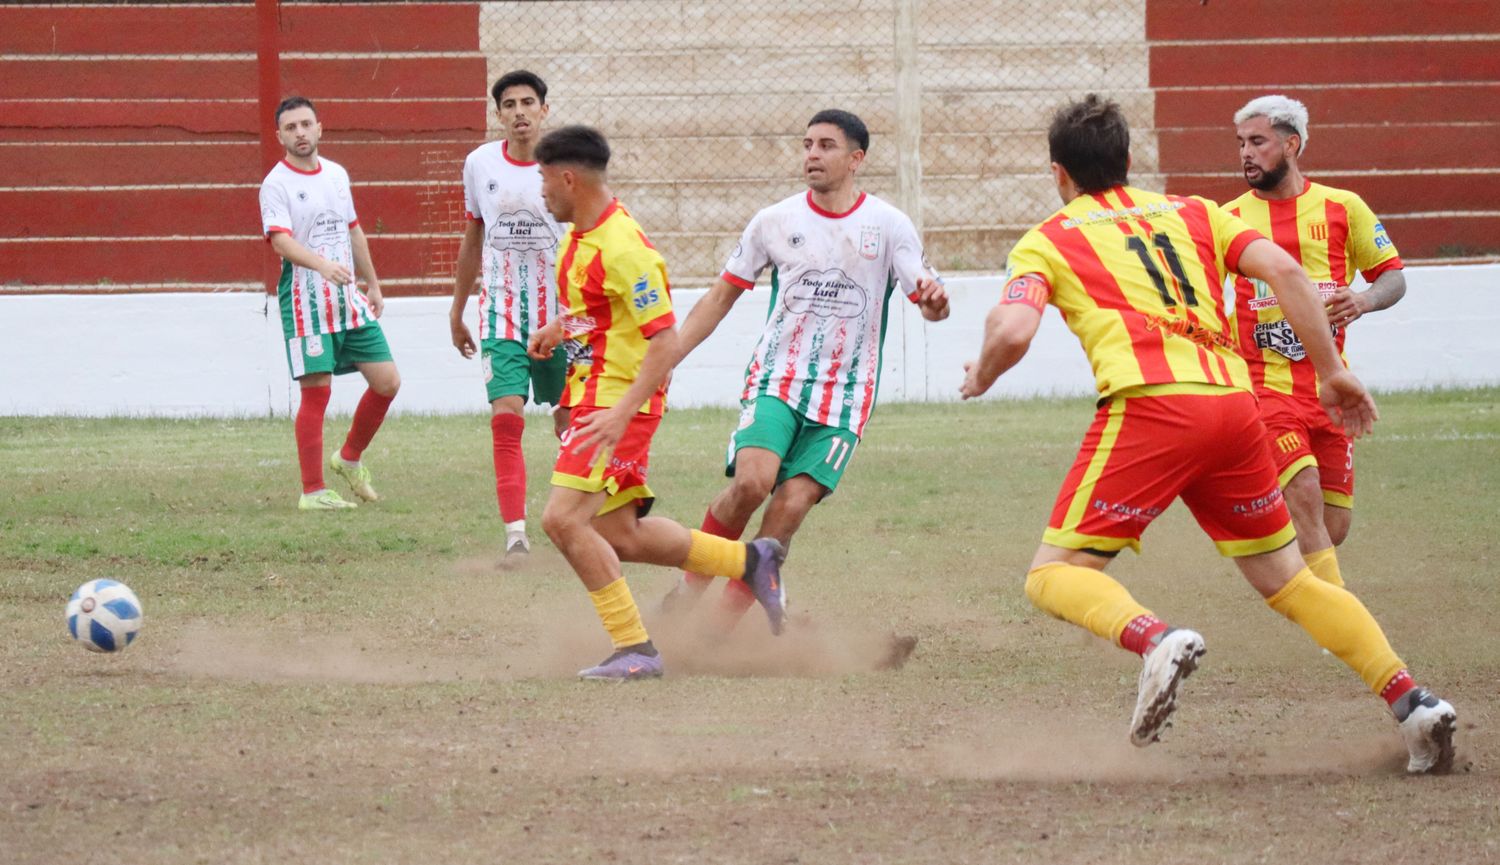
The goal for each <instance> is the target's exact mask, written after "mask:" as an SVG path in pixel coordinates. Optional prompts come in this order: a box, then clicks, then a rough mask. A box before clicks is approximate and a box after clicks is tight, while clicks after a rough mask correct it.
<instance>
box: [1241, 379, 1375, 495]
mask: <svg viewBox="0 0 1500 865" xmlns="http://www.w3.org/2000/svg"><path fill="white" fill-rule="evenodd" d="M1259 396H1260V416H1261V420H1263V421H1265V424H1266V433H1267V435H1266V446H1267V447H1268V448H1269V449H1270V453H1271V460H1272V461H1273V462H1275V463H1276V477H1277V480H1279V481H1280V482H1281V485H1282V487H1285V486H1286V485H1287V483H1289V482H1290V481H1291V479H1292V478H1293V477H1295V476H1296V475H1297V473H1298V472H1300V471H1302V470H1303V469H1305V468H1308V467H1312V468H1315V469H1317V470H1318V485H1319V486H1321V487H1322V488H1323V501H1324V503H1326V504H1330V505H1334V506H1336V507H1340V508H1352V507H1354V439H1353V438H1350V437H1349V435H1348V434H1346V433H1345V432H1344V431H1343V430H1342V429H1339V428H1338V427H1336V426H1334V424H1333V421H1331V420H1329V419H1328V412H1326V411H1324V410H1323V406H1322V404H1321V403H1319V402H1318V401H1317V400H1316V399H1311V400H1309V399H1306V398H1300V397H1294V396H1290V395H1288V394H1284V393H1277V392H1276V391H1273V390H1267V391H1261V392H1260V394H1259Z"/></svg>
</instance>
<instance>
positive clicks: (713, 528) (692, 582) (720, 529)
mask: <svg viewBox="0 0 1500 865" xmlns="http://www.w3.org/2000/svg"><path fill="white" fill-rule="evenodd" d="M699 531H703V532H707V533H708V534H710V535H717V536H719V537H721V538H728V539H730V540H731V541H737V540H739V539H740V535H743V534H744V533H745V527H744V526H740V527H738V528H736V527H734V526H726V525H724V524H723V523H721V522H719V518H718V517H716V516H714V509H713V508H709V509H708V511H707V512H705V513H704V514H703V525H702V526H700V527H699ZM682 580H683V582H685V583H687V584H688V585H689V586H690V587H692V588H694V589H697V590H699V591H700V592H701V591H702V590H704V589H706V588H708V584H709V583H712V582H713V581H714V578H713V577H705V576H704V575H702V574H695V573H693V572H692V571H683V572H682ZM738 582H740V581H739V580H730V581H729V584H730V585H731V586H733V585H734V584H735V583H738ZM753 599H754V598H753V597H752V600H753Z"/></svg>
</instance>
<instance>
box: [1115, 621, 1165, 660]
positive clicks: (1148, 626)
mask: <svg viewBox="0 0 1500 865" xmlns="http://www.w3.org/2000/svg"><path fill="white" fill-rule="evenodd" d="M1166 629H1167V623H1166V622H1163V621H1162V620H1161V619H1158V618H1157V617H1155V616H1136V617H1135V618H1134V619H1131V620H1130V624H1128V625H1126V626H1125V630H1124V631H1121V632H1120V647H1121V648H1123V649H1129V650H1130V651H1132V652H1135V653H1136V654H1137V655H1141V656H1143V657H1144V656H1145V654H1146V653H1147V652H1149V651H1151V650H1152V649H1154V648H1156V643H1155V642H1153V640H1154V638H1155V637H1156V635H1157V634H1160V633H1162V632H1164V631H1166Z"/></svg>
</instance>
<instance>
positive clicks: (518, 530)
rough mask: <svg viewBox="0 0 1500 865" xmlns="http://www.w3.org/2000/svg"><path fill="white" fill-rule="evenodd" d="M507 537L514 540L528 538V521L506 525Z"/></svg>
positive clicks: (521, 520)
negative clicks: (517, 537) (518, 537)
mask: <svg viewBox="0 0 1500 865" xmlns="http://www.w3.org/2000/svg"><path fill="white" fill-rule="evenodd" d="M505 536H506V537H508V538H514V537H516V536H520V537H523V538H524V537H526V520H524V519H520V520H516V521H515V522H510V523H506V524H505Z"/></svg>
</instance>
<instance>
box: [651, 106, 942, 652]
mask: <svg viewBox="0 0 1500 865" xmlns="http://www.w3.org/2000/svg"><path fill="white" fill-rule="evenodd" d="M869 147H870V133H869V130H868V129H867V128H866V127H865V124H864V121H862V120H860V119H859V117H857V116H855V115H854V114H851V113H849V112H848V111H841V110H837V109H830V110H825V111H819V112H818V113H817V114H815V115H813V117H812V119H811V120H809V121H808V124H807V131H806V133H805V134H804V136H803V140H802V151H803V157H802V171H803V176H804V178H805V180H806V182H807V191H806V192H802V193H799V194H797V195H794V196H792V197H790V198H787V199H784V200H782V201H780V202H778V203H776V204H773V205H771V206H770V207H767V208H765V209H764V210H761V211H760V212H759V213H757V214H756V215H755V217H754V218H752V219H751V220H750V224H749V225H748V226H747V227H746V228H745V231H744V234H743V235H742V236H741V238H740V242H739V244H738V245H736V246H735V248H734V252H733V253H732V254H731V255H730V256H729V261H728V263H726V264H725V266H724V272H723V274H722V275H721V276H720V277H719V279H718V281H717V282H715V283H714V285H713V287H712V288H711V289H709V291H708V293H707V294H706V295H705V296H704V297H703V299H702V300H700V301H699V302H698V303H697V304H696V305H694V307H693V311H692V312H691V313H690V314H689V315H688V317H687V321H686V322H684V323H683V326H682V351H683V353H684V354H686V353H687V352H690V351H692V350H693V349H694V348H696V347H697V346H698V345H699V344H700V343H701V342H703V340H704V339H706V338H708V336H709V334H711V333H713V331H714V329H715V328H717V327H718V325H719V323H720V322H722V321H723V320H724V316H725V315H727V314H728V313H729V310H730V308H731V307H733V306H734V304H735V303H736V302H737V301H738V300H739V299H740V298H741V297H742V296H744V294H745V292H747V291H750V290H752V289H754V288H755V281H756V280H757V279H758V278H759V277H760V275H761V274H762V273H763V272H764V271H765V270H766V269H767V268H770V269H771V273H772V276H771V300H770V311H769V313H768V315H767V319H766V325H765V330H764V331H763V332H762V334H761V337H760V341H759V342H758V343H757V345H756V347H755V353H754V354H753V355H752V356H751V358H750V363H749V365H748V367H747V368H746V378H745V387H744V390H743V391H742V392H741V394H740V402H741V405H742V406H743V408H742V410H741V412H740V422H739V427H738V429H736V430H735V431H734V432H733V433H732V434H731V435H730V437H729V449H728V452H729V458H728V465H727V466H726V468H725V474H727V475H729V476H730V477H731V478H733V480H732V481H731V482H730V484H729V486H728V487H727V488H726V489H725V490H724V491H723V492H721V493H720V494H719V495H718V496H717V497H716V498H715V499H714V500H713V503H712V504H710V505H709V508H708V513H707V514H705V515H704V517H703V526H702V528H703V531H705V532H709V533H711V534H715V535H721V536H723V537H726V538H738V537H740V536H741V534H743V533H744V531H745V527H746V526H747V525H748V523H749V522H750V518H751V517H752V516H754V514H755V511H756V510H757V509H758V508H759V507H760V506H761V504H762V503H763V502H765V501H766V500H767V499H769V500H770V504H768V505H766V511H765V514H764V516H762V517H761V521H760V527H759V530H758V532H757V537H762V538H775V539H777V540H779V541H780V542H781V544H782V545H783V546H786V547H790V545H791V541H792V536H793V535H795V534H796V533H797V530H798V529H799V528H800V527H801V526H802V522H803V520H805V519H806V518H807V515H808V513H809V512H810V511H811V510H812V508H813V506H814V505H816V504H817V503H818V502H820V501H822V500H823V499H824V498H826V497H828V496H829V495H832V494H833V491H834V490H835V489H836V488H837V487H838V485H839V481H840V480H841V479H842V478H843V476H844V473H845V472H846V471H848V469H849V466H850V464H851V463H852V462H853V460H854V452H855V449H856V447H857V446H858V445H859V442H860V437H861V436H862V435H863V434H864V428H865V424H866V422H868V421H869V419H870V414H871V412H872V411H874V408H875V393H876V389H877V384H878V381H879V376H880V365H881V351H882V344H883V340H884V335H885V323H886V317H887V315H888V314H889V311H890V301H891V295H892V293H893V291H894V290H895V289H896V287H897V286H899V287H900V290H901V292H902V294H904V295H905V296H906V298H907V300H909V301H910V302H912V303H913V304H915V305H916V306H917V307H918V309H920V310H921V314H922V317H923V318H925V319H926V320H928V321H941V320H943V319H945V318H947V317H948V294H947V292H946V291H945V290H944V288H943V286H942V285H941V284H940V283H938V281H937V280H936V279H935V278H934V277H933V276H932V274H931V273H930V272H929V271H928V269H927V267H926V266H925V264H924V263H923V254H922V241H921V238H920V237H918V236H917V230H916V227H915V226H913V225H912V222H911V220H910V219H909V218H907V216H906V214H904V213H902V212H901V211H899V210H897V209H896V208H895V207H893V206H891V205H890V204H888V203H886V202H885V201H882V200H881V199H879V198H877V197H875V196H873V195H869V194H867V193H865V192H863V191H861V189H860V187H859V183H858V181H857V175H858V173H859V170H860V168H861V167H862V166H863V164H864V159H865V153H866V151H868V149H869ZM711 581H712V578H711V576H709V575H707V574H704V573H702V572H694V571H693V570H692V569H691V568H689V569H687V572H686V573H684V574H683V575H682V580H681V581H680V582H679V583H678V585H677V586H676V587H675V588H674V589H673V590H672V593H671V594H669V595H668V596H667V598H666V599H665V600H664V601H663V604H662V606H663V608H664V610H666V611H667V612H676V611H677V610H681V609H686V608H687V607H689V606H692V605H693V604H695V603H696V601H697V599H698V598H699V597H700V596H701V595H702V594H703V592H704V591H705V590H706V589H707V587H708V585H709V583H710V582H711ZM744 589H745V586H744V585H743V584H740V583H733V582H731V583H730V584H729V585H728V586H727V587H726V589H725V592H724V596H723V601H722V603H721V604H720V609H719V611H718V615H717V616H716V617H715V618H716V619H717V624H718V625H719V626H720V627H721V628H722V629H723V630H725V631H727V630H729V629H730V628H732V627H733V626H734V624H735V623H736V622H738V621H739V619H740V617H741V616H742V615H743V614H744V613H745V611H746V610H747V609H749V607H750V605H751V603H752V602H753V598H751V596H750V594H749V593H748V592H746V591H745V590H744ZM915 644H916V641H915V640H914V639H913V638H910V637H906V638H897V639H896V640H895V642H894V643H893V644H892V647H891V652H890V654H889V655H888V656H887V658H886V659H885V660H884V661H882V666H900V664H901V663H902V662H903V661H904V660H905V657H906V655H909V654H910V653H911V650H912V648H913V646H915Z"/></svg>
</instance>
